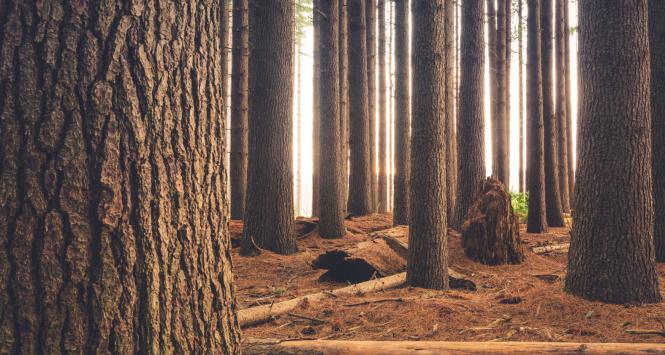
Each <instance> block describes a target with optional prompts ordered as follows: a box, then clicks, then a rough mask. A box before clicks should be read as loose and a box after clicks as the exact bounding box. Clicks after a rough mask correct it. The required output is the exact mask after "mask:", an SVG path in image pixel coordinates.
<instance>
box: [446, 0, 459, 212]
mask: <svg viewBox="0 0 665 355" xmlns="http://www.w3.org/2000/svg"><path fill="white" fill-rule="evenodd" d="M445 6H446V10H445V17H444V21H445V28H446V34H445V41H446V43H445V45H446V73H445V79H446V81H445V84H446V87H445V101H446V102H445V105H446V164H447V165H446V198H447V199H448V202H447V203H446V206H447V212H446V213H447V215H448V216H451V217H450V219H452V215H453V213H454V211H455V200H456V197H457V157H456V156H455V154H457V149H455V146H456V145H457V137H456V135H455V116H454V115H455V104H454V90H455V86H454V80H453V79H454V76H453V75H454V71H453V66H454V64H455V56H454V54H455V37H454V35H455V32H454V28H455V17H454V16H455V8H454V6H455V1H454V0H446V2H445Z"/></svg>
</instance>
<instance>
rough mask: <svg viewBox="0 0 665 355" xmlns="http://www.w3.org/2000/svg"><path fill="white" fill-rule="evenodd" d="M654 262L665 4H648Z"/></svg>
mask: <svg viewBox="0 0 665 355" xmlns="http://www.w3.org/2000/svg"><path fill="white" fill-rule="evenodd" d="M649 26H650V28H649V29H650V31H649V33H650V40H651V120H652V121H651V122H652V123H651V130H652V132H653V133H652V138H653V198H654V201H653V202H654V211H655V223H654V234H653V235H654V239H655V241H656V260H658V261H659V262H665V160H664V159H663V157H665V2H663V1H656V0H649Z"/></svg>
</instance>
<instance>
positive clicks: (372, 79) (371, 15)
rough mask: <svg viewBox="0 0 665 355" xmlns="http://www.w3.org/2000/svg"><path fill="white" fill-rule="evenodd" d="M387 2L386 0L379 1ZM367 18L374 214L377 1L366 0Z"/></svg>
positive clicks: (366, 33)
mask: <svg viewBox="0 0 665 355" xmlns="http://www.w3.org/2000/svg"><path fill="white" fill-rule="evenodd" d="M378 1H381V2H383V1H385V0H378ZM365 2H366V8H365V11H366V12H365V17H366V25H367V29H366V31H365V36H366V38H367V43H366V45H367V80H368V83H367V88H368V100H369V127H370V132H369V135H370V143H369V144H370V146H369V155H370V167H371V169H372V190H371V194H372V212H375V211H376V207H377V198H378V197H379V196H378V194H379V177H378V172H377V143H378V142H377V139H378V135H377V134H376V128H377V122H378V121H379V119H380V116H379V112H378V111H377V106H376V103H377V99H378V96H377V88H376V83H377V40H376V36H377V34H376V31H377V18H376V13H377V9H378V5H377V0H365Z"/></svg>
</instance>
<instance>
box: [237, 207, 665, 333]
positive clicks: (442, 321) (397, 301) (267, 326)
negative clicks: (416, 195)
mask: <svg viewBox="0 0 665 355" xmlns="http://www.w3.org/2000/svg"><path fill="white" fill-rule="evenodd" d="M346 223H347V226H348V227H349V229H350V230H351V231H353V232H352V233H351V232H350V233H349V234H348V235H347V236H346V237H345V238H342V239H335V240H326V239H322V238H320V237H319V236H318V234H317V233H316V230H314V231H313V232H311V233H309V234H307V235H305V236H303V237H301V238H300V239H299V241H298V246H299V250H300V251H299V253H297V254H294V255H291V256H281V255H277V254H274V253H270V252H267V251H263V253H262V254H261V256H259V257H242V256H240V255H239V254H238V249H237V248H235V249H234V250H233V263H234V274H235V285H236V298H237V301H238V305H239V308H240V309H243V308H248V307H253V306H257V305H262V304H270V303H272V302H278V301H284V300H288V299H292V298H295V297H297V296H302V295H307V294H311V293H316V292H320V291H323V290H332V289H337V288H341V287H344V286H346V285H345V284H343V283H334V282H327V281H326V282H323V281H319V277H320V276H321V275H322V274H323V273H324V272H325V270H314V269H313V268H312V266H311V262H312V261H313V260H314V259H315V258H316V257H317V256H318V255H319V254H321V253H323V252H324V251H326V250H330V249H335V248H340V247H342V248H343V247H349V246H353V245H355V244H357V243H359V242H362V241H365V240H368V239H369V238H371V237H370V236H369V233H370V232H373V231H377V230H382V229H387V228H390V227H391V217H390V216H389V215H372V216H366V217H361V218H353V219H351V220H347V221H346ZM230 229H231V233H232V236H233V235H235V236H237V235H238V233H241V231H242V224H241V223H239V222H236V221H232V222H231V228H230ZM520 233H521V236H522V240H523V243H524V244H525V250H526V256H527V257H526V261H525V262H524V263H523V264H521V265H503V266H485V265H481V264H479V263H476V262H474V261H472V260H470V259H468V258H466V257H465V256H464V252H463V250H462V247H461V243H460V238H459V237H458V236H455V235H451V236H450V237H449V249H450V250H449V258H450V267H451V268H453V269H454V270H455V271H458V272H461V273H463V274H465V275H466V276H467V277H468V278H469V279H470V280H472V281H474V282H475V283H476V285H477V290H476V291H466V290H450V291H431V290H425V289H420V288H413V287H408V286H403V287H400V288H396V289H391V290H384V291H381V292H377V293H368V294H364V295H352V296H337V297H332V296H331V297H328V298H326V299H324V300H323V301H321V302H317V303H315V304H307V303H304V304H301V305H299V306H298V308H296V309H295V310H294V311H293V312H292V313H294V314H296V315H304V316H307V317H311V318H314V319H318V320H321V321H322V322H320V321H310V320H305V319H302V318H299V317H294V316H292V315H288V314H285V315H281V316H277V317H275V318H274V319H273V320H271V321H270V322H267V323H264V324H261V325H258V326H253V327H248V328H246V329H244V330H243V335H244V337H245V339H248V338H261V339H264V338H271V339H282V340H286V339H331V340H332V339H347V340H349V339H353V340H441V341H544V342H546V341H549V342H650V343H657V342H665V333H664V334H661V335H637V334H630V333H629V331H630V330H635V329H642V330H644V329H648V330H659V331H665V330H663V329H664V328H665V304H662V303H661V304H654V305H645V306H622V305H608V304H603V303H598V302H589V301H585V300H582V299H580V298H577V297H573V296H571V295H569V294H567V293H566V292H564V290H563V284H564V278H565V274H566V266H567V252H566V251H554V252H550V253H546V254H542V255H536V254H534V253H533V252H532V251H531V249H532V248H533V247H536V246H542V245H548V244H557V243H566V242H569V241H570V236H569V233H568V229H566V228H551V229H550V232H549V233H547V234H528V233H526V232H525V226H524V225H521V226H520ZM658 274H659V277H660V288H661V293H662V294H663V295H665V264H659V265H658ZM365 301H369V302H366V304H359V303H363V302H365ZM372 301H381V302H372Z"/></svg>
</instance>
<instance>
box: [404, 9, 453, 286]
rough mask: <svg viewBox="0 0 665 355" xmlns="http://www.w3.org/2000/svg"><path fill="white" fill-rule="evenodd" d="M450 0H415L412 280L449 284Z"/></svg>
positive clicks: (408, 273)
mask: <svg viewBox="0 0 665 355" xmlns="http://www.w3.org/2000/svg"><path fill="white" fill-rule="evenodd" d="M444 5H445V0H431V1H420V0H419V1H414V2H413V6H412V16H413V32H412V33H413V106H412V107H413V121H412V122H413V123H412V125H413V130H412V134H413V137H412V145H411V147H412V150H411V216H410V217H411V218H410V221H409V222H410V223H409V254H408V258H407V270H406V279H407V282H408V283H409V284H410V285H412V286H418V287H425V288H432V289H448V240H447V239H448V238H447V236H446V233H447V218H446V162H445V160H444V158H445V156H446V141H445V140H446V124H445V113H446V108H445V106H444V105H445V100H444V95H445V92H444V91H445V90H444V86H443V85H441V83H443V82H444V80H445V64H446V63H445V58H446V53H445V52H446V48H445V34H444V33H445V24H444V17H445V8H444Z"/></svg>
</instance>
